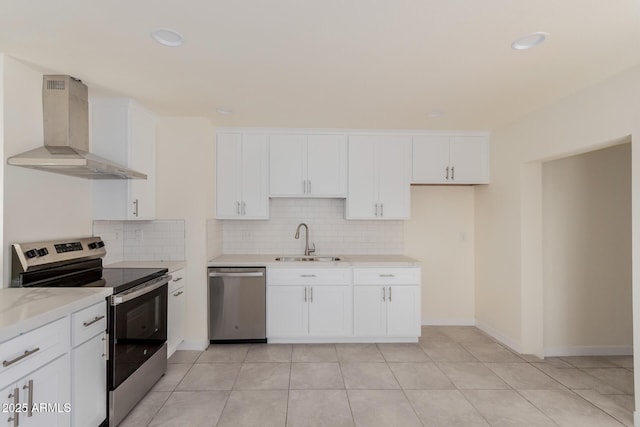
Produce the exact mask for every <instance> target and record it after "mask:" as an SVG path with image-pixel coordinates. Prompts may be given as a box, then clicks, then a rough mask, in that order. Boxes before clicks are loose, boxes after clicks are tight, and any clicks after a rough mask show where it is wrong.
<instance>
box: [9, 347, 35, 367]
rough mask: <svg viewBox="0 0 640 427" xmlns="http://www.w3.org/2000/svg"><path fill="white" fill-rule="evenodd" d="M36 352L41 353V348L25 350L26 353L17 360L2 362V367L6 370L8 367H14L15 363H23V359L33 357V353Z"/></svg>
mask: <svg viewBox="0 0 640 427" xmlns="http://www.w3.org/2000/svg"><path fill="white" fill-rule="evenodd" d="M36 351H40V347H36V348H34V349H33V350H25V351H24V353H22V355H20V356H18V357H16V358H15V359H13V360H8V361H7V360H4V361H3V362H2V366H3V367H5V368H6V367H7V366H11V365H13V364H14V363H16V362H19V361H21V360H22V359H24V358H25V357H28V356H31V355H32V354H33V353H35V352H36Z"/></svg>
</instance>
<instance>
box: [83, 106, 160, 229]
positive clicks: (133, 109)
mask: <svg viewBox="0 0 640 427" xmlns="http://www.w3.org/2000/svg"><path fill="white" fill-rule="evenodd" d="M91 152H92V153H94V154H96V155H98V156H100V157H104V158H106V159H109V160H112V161H114V162H116V163H120V164H122V165H124V166H128V167H129V168H131V169H133V170H135V171H137V172H142V173H144V174H146V175H147V179H126V180H115V181H114V180H95V181H94V182H93V217H94V219H108V220H109V219H110V220H132V219H133V220H135V219H139V220H151V219H155V217H156V118H155V116H154V115H153V113H151V112H150V111H148V110H146V109H145V108H143V107H142V106H141V105H139V104H137V103H136V102H134V101H132V100H130V99H109V98H99V99H93V100H91Z"/></svg>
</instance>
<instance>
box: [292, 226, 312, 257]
mask: <svg viewBox="0 0 640 427" xmlns="http://www.w3.org/2000/svg"><path fill="white" fill-rule="evenodd" d="M302 226H304V229H305V241H304V256H309V255H311V254H312V253H314V252H315V251H316V244H315V243H313V249H309V227H307V224H305V223H304V222H301V223H300V224H298V228H297V229H296V235H295V236H293V237H294V239H299V238H300V227H302Z"/></svg>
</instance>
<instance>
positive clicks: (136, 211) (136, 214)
mask: <svg viewBox="0 0 640 427" xmlns="http://www.w3.org/2000/svg"><path fill="white" fill-rule="evenodd" d="M133 215H134V216H136V217H137V216H138V199H135V200H134V201H133Z"/></svg>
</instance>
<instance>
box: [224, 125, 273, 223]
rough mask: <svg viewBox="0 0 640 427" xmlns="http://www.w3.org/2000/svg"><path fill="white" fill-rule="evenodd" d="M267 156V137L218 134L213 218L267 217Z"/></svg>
mask: <svg viewBox="0 0 640 427" xmlns="http://www.w3.org/2000/svg"><path fill="white" fill-rule="evenodd" d="M268 155H269V152H268V140H267V136H266V135H255V134H239V133H219V134H218V135H217V141H216V218H219V219H268V218H269V196H268V188H269V172H268V166H269V164H268Z"/></svg>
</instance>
